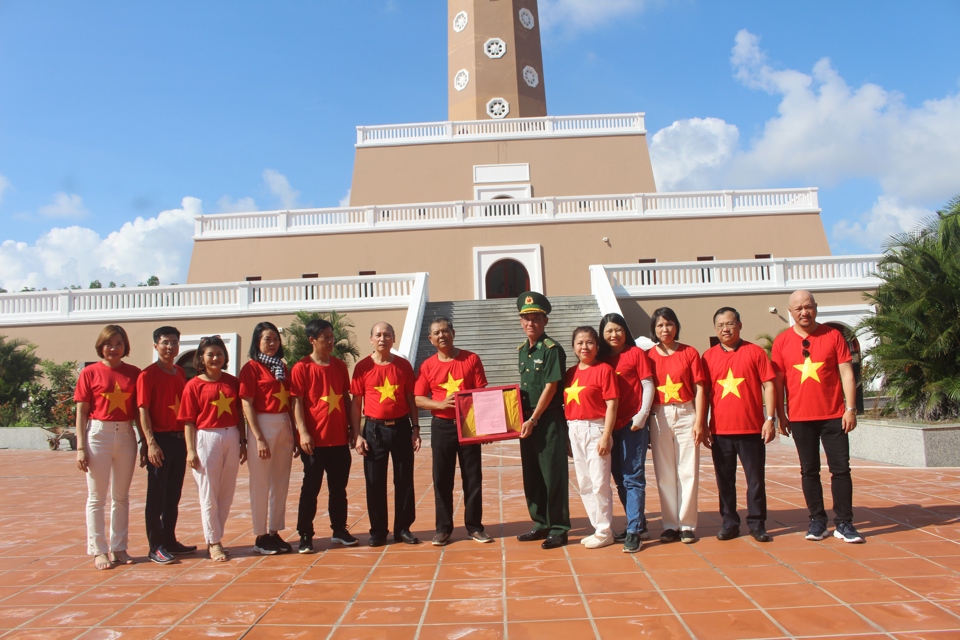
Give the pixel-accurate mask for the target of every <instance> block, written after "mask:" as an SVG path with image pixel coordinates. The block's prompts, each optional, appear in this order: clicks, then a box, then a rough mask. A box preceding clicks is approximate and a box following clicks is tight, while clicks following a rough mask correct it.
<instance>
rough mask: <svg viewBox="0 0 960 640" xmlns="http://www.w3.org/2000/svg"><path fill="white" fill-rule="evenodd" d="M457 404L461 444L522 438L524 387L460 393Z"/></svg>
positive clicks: (513, 385) (455, 397) (458, 433)
mask: <svg viewBox="0 0 960 640" xmlns="http://www.w3.org/2000/svg"><path fill="white" fill-rule="evenodd" d="M454 403H455V406H456V409H457V436H458V437H459V439H460V442H462V443H464V444H479V443H483V442H495V441H497V440H508V439H510V438H519V437H520V427H521V426H522V425H523V417H522V416H523V412H522V411H521V410H520V385H517V384H512V385H507V386H504V387H487V388H486V389H470V390H469V391H458V392H457V393H456V394H454Z"/></svg>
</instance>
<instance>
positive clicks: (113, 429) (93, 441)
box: [86, 420, 137, 555]
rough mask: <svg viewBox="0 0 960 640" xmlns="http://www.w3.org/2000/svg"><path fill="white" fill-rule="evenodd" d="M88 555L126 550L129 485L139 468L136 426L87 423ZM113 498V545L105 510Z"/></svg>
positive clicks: (111, 527) (111, 505)
mask: <svg viewBox="0 0 960 640" xmlns="http://www.w3.org/2000/svg"><path fill="white" fill-rule="evenodd" d="M86 448H87V462H88V463H89V469H88V471H87V553H89V554H90V555H101V554H104V553H107V552H109V551H126V550H127V531H128V529H129V523H130V482H131V481H132V480H133V471H134V469H136V468H137V435H136V433H135V432H134V429H133V423H132V422H130V421H129V420H127V421H123V422H102V421H100V420H91V421H90V422H89V423H88V424H87V439H86ZM108 494H109V495H110V546H109V547H108V546H107V537H106V522H105V519H104V508H105V507H106V503H107V495H108Z"/></svg>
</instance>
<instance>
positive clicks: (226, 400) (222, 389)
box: [179, 372, 243, 429]
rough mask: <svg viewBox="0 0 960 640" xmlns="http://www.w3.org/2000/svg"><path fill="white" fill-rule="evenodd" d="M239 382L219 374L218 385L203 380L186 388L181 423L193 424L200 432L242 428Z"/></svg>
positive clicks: (191, 382) (197, 380)
mask: <svg viewBox="0 0 960 640" xmlns="http://www.w3.org/2000/svg"><path fill="white" fill-rule="evenodd" d="M242 411H243V409H242V408H241V406H240V381H239V380H237V378H235V377H234V376H232V375H230V374H229V373H226V372H223V373H221V374H220V379H219V380H217V381H215V382H207V381H206V380H201V379H200V376H197V377H196V378H193V379H191V380H190V381H189V382H187V386H186V387H184V388H183V400H182V401H181V402H180V415H179V419H180V420H183V421H184V422H192V423H193V424H195V425H196V426H197V429H223V428H225V427H235V426H237V425H238V424H240V415H241V412H242Z"/></svg>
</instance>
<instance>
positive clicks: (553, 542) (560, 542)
mask: <svg viewBox="0 0 960 640" xmlns="http://www.w3.org/2000/svg"><path fill="white" fill-rule="evenodd" d="M565 544H567V534H566V533H561V534H560V535H558V536H555V535H549V536H547V537H546V539H544V541H543V544H541V545H540V547H541V548H542V549H559V548H560V547H562V546H564V545H565Z"/></svg>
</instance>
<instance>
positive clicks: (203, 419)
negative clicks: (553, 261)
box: [74, 291, 863, 569]
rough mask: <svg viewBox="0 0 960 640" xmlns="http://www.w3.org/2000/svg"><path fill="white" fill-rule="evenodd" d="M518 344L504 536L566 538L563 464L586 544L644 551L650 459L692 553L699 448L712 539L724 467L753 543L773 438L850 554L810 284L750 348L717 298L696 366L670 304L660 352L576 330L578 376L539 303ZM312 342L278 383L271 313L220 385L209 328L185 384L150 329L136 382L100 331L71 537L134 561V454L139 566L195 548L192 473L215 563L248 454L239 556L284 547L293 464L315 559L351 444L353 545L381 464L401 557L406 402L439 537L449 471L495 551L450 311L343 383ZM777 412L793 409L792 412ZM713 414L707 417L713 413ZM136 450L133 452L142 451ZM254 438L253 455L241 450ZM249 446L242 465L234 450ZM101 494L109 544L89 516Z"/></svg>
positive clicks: (842, 465)
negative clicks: (518, 504)
mask: <svg viewBox="0 0 960 640" xmlns="http://www.w3.org/2000/svg"><path fill="white" fill-rule="evenodd" d="M517 309H518V311H519V314H520V324H521V327H522V329H523V331H524V333H525V334H526V340H524V342H523V343H522V344H521V345H520V346H519V347H518V348H517V352H518V368H519V389H520V404H521V411H522V417H521V421H522V424H521V425H520V434H519V435H520V457H521V464H522V470H523V485H524V494H525V497H526V502H527V506H528V509H529V513H530V518H531V520H532V521H533V523H534V526H533V528H532V529H531V530H530V531H528V532H526V533H522V534H520V535H519V536H517V537H518V539H519V540H520V541H540V542H541V546H542V547H543V548H545V549H552V548H557V547H561V546H563V545H565V544H567V535H568V531H569V530H570V508H569V496H568V484H569V475H568V463H567V459H568V455H569V456H570V457H572V458H573V464H574V469H575V473H576V477H577V486H578V488H579V492H580V497H581V499H582V500H583V504H584V508H585V510H586V512H587V516H588V518H589V521H590V524H591V526H592V528H593V530H594V531H593V533H592V534H591V535H588V536H586V537H584V538H583V539H582V540H581V543H582V544H584V545H585V546H586V547H587V548H601V547H606V546H609V545H611V544H614V543H615V542H621V543H623V551H624V552H626V553H635V552H637V551H639V550H640V548H641V545H642V541H643V540H646V539H649V537H650V534H649V530H648V528H647V521H646V517H645V502H646V476H645V464H646V452H647V449H648V447H649V448H651V449H652V453H653V464H654V470H655V473H656V478H657V489H658V492H659V496H660V509H661V523H662V527H663V531H662V533H661V535H660V541H661V542H663V543H668V542H674V541H677V540H679V541H682V542H685V543H689V542H693V541H694V540H695V539H696V534H695V531H696V527H697V513H698V505H697V492H698V484H699V464H700V456H699V446H700V445H701V444H703V445H705V446H707V447H709V448H710V449H711V451H712V456H713V462H714V467H715V471H716V477H717V488H718V492H719V496H720V504H719V508H720V514H721V516H722V519H723V524H722V528H721V529H720V532H719V533H718V534H717V537H718V538H719V539H721V540H729V539H732V538H736V537H737V536H739V535H740V533H741V531H740V516H739V514H738V512H737V492H736V470H737V460H738V459H739V460H740V463H741V465H742V467H743V470H744V474H745V476H746V479H747V525H748V528H749V530H750V534H751V535H752V536H753V537H754V538H755V539H756V540H758V541H760V542H768V541H769V540H770V536H769V534H767V532H766V528H765V521H766V517H767V514H766V495H765V486H764V467H765V452H766V449H765V446H766V444H767V443H769V442H770V441H771V440H773V438H774V436H775V428H776V427H775V425H776V424H777V422H779V429H780V432H781V433H782V434H784V435H787V434H790V433H791V432H792V433H793V436H794V439H795V441H796V444H797V451H798V453H799V458H800V465H801V477H802V487H803V493H804V497H805V499H806V502H807V507H808V509H809V512H810V525H809V529H808V532H807V535H806V537H807V538H808V539H810V540H821V539H823V538H824V537H825V536H826V535H827V532H828V527H827V515H826V511H825V507H824V501H823V490H822V487H821V483H820V453H819V452H820V445H821V443H822V444H823V447H824V450H825V451H826V455H827V462H828V464H829V467H830V472H831V474H832V483H831V484H832V491H833V502H834V505H833V506H834V513H835V523H836V527H835V531H834V535H835V536H836V537H837V538H841V539H843V540H844V541H846V542H862V541H863V539H862V538H861V537H860V535H859V534H858V533H857V531H856V529H855V528H854V526H853V523H852V519H853V513H852V493H853V492H852V483H851V480H850V465H849V442H848V436H847V434H848V433H849V432H850V431H851V430H853V429H854V428H855V427H856V410H855V407H854V405H853V402H854V398H855V389H856V383H855V379H854V374H853V370H852V367H851V364H850V361H851V359H850V353H849V350H848V349H847V346H846V342H845V341H844V339H843V336H842V335H841V334H840V332H838V331H836V330H835V329H832V328H830V327H827V326H825V325H822V324H819V323H817V322H816V310H817V307H816V302H815V300H814V297H813V295H812V294H811V293H810V292H807V291H797V292H795V293H794V294H793V295H792V296H791V297H790V301H789V310H790V314H791V315H792V317H793V319H794V325H793V326H792V327H791V328H789V329H788V330H786V331H784V332H783V333H781V334H780V335H779V336H777V338H776V339H775V340H774V343H773V348H772V362H771V359H770V358H768V357H767V354H766V352H765V351H764V350H763V349H761V348H760V347H758V346H757V345H754V344H752V343H750V342H747V341H745V340H743V339H742V338H741V336H740V332H741V329H742V323H741V320H740V315H739V313H738V312H737V311H736V310H735V309H733V308H732V307H723V308H721V309H719V310H717V312H716V313H715V314H714V317H713V324H714V326H715V330H716V334H717V338H718V341H719V342H718V343H717V344H716V345H715V346H713V347H711V348H710V349H708V350H707V351H706V352H704V354H703V355H702V356H701V354H699V353H698V352H697V351H696V349H694V348H693V347H690V346H688V345H685V344H682V343H680V342H679V341H678V340H679V337H680V321H679V319H678V318H677V315H676V313H674V311H673V310H672V309H670V308H668V307H663V308H660V309H657V310H656V311H655V312H654V313H653V314H652V318H651V327H650V328H651V333H652V334H653V340H654V342H655V346H654V347H653V348H651V349H650V350H648V351H646V352H644V351H643V350H642V349H640V348H639V347H638V346H637V345H636V342H635V340H634V338H633V335H632V333H631V331H630V328H629V327H628V326H627V322H626V320H625V319H624V318H623V317H622V316H621V315H620V314H615V313H614V314H607V315H606V316H604V317H603V318H602V319H601V321H600V324H599V328H598V329H594V328H593V327H592V326H581V327H577V329H576V330H575V331H574V332H573V335H572V337H571V345H570V346H571V348H572V349H573V351H574V354H575V355H576V357H577V363H576V364H574V365H573V366H572V367H570V368H569V369H568V368H567V367H566V354H565V351H564V348H563V346H561V345H560V344H559V343H558V342H556V341H555V340H554V339H552V338H550V337H549V336H548V335H547V334H546V326H547V323H548V316H549V314H550V312H551V305H550V302H549V300H548V299H547V298H546V297H545V296H543V295H542V294H540V293H537V292H526V293H523V294H521V295H520V297H519V298H518V299H517ZM305 329H306V331H305V333H306V337H307V339H308V340H309V342H310V344H311V346H312V351H311V353H310V354H309V355H307V356H306V357H304V358H303V359H301V360H300V361H299V362H297V363H296V364H295V365H294V366H293V367H292V369H291V370H288V368H287V365H286V364H285V361H284V353H283V345H282V343H281V339H280V332H279V330H278V329H277V327H276V326H274V325H273V324H272V323H270V322H261V323H259V324H257V325H256V327H255V328H254V332H253V336H252V339H251V344H250V349H249V360H248V362H247V363H246V364H244V366H243V367H242V368H241V370H240V375H239V378H238V377H234V376H232V375H230V374H229V373H227V372H226V371H225V368H226V367H227V365H228V362H229V356H228V352H227V348H226V345H225V344H224V342H223V340H222V339H221V338H220V336H209V337H204V338H202V339H201V341H200V344H199V346H198V348H197V351H196V354H195V357H194V366H195V368H196V371H197V376H196V377H195V378H193V379H191V380H189V381H187V379H186V375H185V373H184V371H183V369H182V368H180V367H179V366H177V365H176V364H175V360H176V358H177V356H178V354H179V347H180V344H179V341H180V333H179V331H178V330H177V329H176V328H175V327H171V326H163V327H159V328H158V329H157V330H156V331H155V332H154V335H153V342H154V349H155V350H156V352H157V359H156V361H155V362H154V363H153V364H151V365H150V366H148V367H146V368H145V369H143V371H141V370H139V369H138V368H136V367H134V366H132V365H130V364H128V363H125V362H124V361H123V358H124V357H126V356H127V355H128V354H129V353H130V342H129V339H128V337H127V334H126V332H125V331H124V330H123V328H122V327H120V326H119V325H107V326H106V327H104V329H103V330H102V332H101V333H100V336H99V337H98V339H97V342H96V350H97V354H98V356H99V357H100V362H97V363H95V364H93V365H90V366H88V367H86V368H84V369H83V371H82V372H81V373H80V376H79V379H78V381H77V388H76V393H75V396H74V399H75V401H76V402H77V466H78V467H79V468H80V470H81V471H84V472H85V473H86V478H87V487H88V498H87V516H86V517H87V546H88V552H89V553H90V554H91V555H93V556H94V563H95V566H96V568H97V569H109V568H111V567H112V566H114V565H116V564H130V563H132V562H133V558H132V557H131V556H130V554H129V553H128V552H127V546H128V524H129V488H130V484H131V481H132V477H133V473H134V470H135V468H136V465H137V459H138V457H139V462H140V466H142V467H146V469H147V497H146V507H145V521H146V529H147V539H148V543H149V547H150V550H149V559H150V560H152V561H154V562H157V563H161V564H166V563H170V562H173V561H174V560H175V556H177V555H182V554H189V553H193V552H195V551H196V550H197V547H196V546H194V545H186V544H183V543H182V542H180V541H179V540H178V539H177V536H176V526H177V520H178V512H179V502H180V498H181V490H182V487H183V480H184V476H185V474H186V469H187V468H188V467H189V468H190V469H191V472H192V475H193V477H194V480H195V482H196V486H197V490H198V494H199V502H200V512H201V522H202V525H203V533H204V538H205V542H206V545H207V551H208V554H209V557H210V559H211V560H213V561H216V562H224V561H226V560H227V559H228V555H229V551H228V549H227V548H225V547H224V546H223V536H224V528H225V525H226V521H227V518H228V516H229V513H230V508H231V505H232V503H233V498H234V493H235V488H236V482H237V476H238V472H239V468H240V465H242V464H244V463H245V462H247V463H248V469H249V476H250V477H249V489H250V512H251V517H252V520H253V533H254V535H255V541H254V550H255V552H257V553H261V554H264V555H274V554H280V553H289V552H292V551H293V548H292V546H291V545H290V544H289V543H288V542H287V541H286V540H285V539H284V538H283V537H282V536H281V535H280V532H281V531H283V530H284V529H285V527H286V522H285V512H286V499H287V493H288V487H289V483H290V473H291V468H292V461H293V458H294V457H295V456H299V458H300V460H301V462H302V464H303V479H302V485H301V488H300V500H299V505H298V514H297V532H298V534H299V537H300V539H299V545H298V551H299V553H312V552H313V551H314V547H313V542H314V540H313V539H314V536H315V535H316V531H315V529H314V519H315V516H316V512H317V501H318V496H319V493H320V489H321V486H322V483H323V477H324V475H326V478H327V483H328V493H329V497H328V512H329V519H330V527H331V529H332V536H331V540H332V542H334V543H339V544H342V545H344V546H353V545H356V544H358V543H359V540H357V538H356V537H354V536H353V535H352V534H351V533H350V531H349V529H348V523H347V494H346V487H347V481H348V479H349V475H350V467H351V461H352V454H351V449H354V450H355V451H356V453H357V454H358V455H360V456H361V457H362V458H363V469H364V478H365V483H366V501H367V512H368V517H369V521H370V531H369V534H370V535H369V540H368V544H369V545H370V546H372V547H378V546H382V545H384V544H386V543H387V538H388V535H389V533H390V530H391V528H390V527H389V526H388V525H389V520H388V505H387V469H388V461H391V460H392V463H393V484H394V509H393V511H394V518H393V526H392V531H393V540H394V542H402V543H406V544H418V543H419V542H420V541H419V539H418V538H417V537H416V536H415V535H414V534H413V533H412V532H411V526H412V525H413V522H414V520H415V518H416V501H415V496H414V484H413V468H414V459H415V454H416V452H418V451H419V450H420V445H421V438H420V424H419V413H418V410H419V409H424V410H428V411H430V413H431V416H432V418H431V423H430V434H431V438H430V442H431V448H432V453H433V485H434V496H435V503H436V508H435V511H436V523H435V530H436V534H435V535H434V537H433V540H432V544H434V545H437V546H442V545H445V544H447V543H448V542H449V541H450V538H451V535H452V533H453V529H454V519H453V512H454V500H453V489H454V482H455V476H456V469H457V465H458V463H459V466H460V477H461V483H462V488H463V493H464V500H463V518H464V525H465V527H466V531H467V534H468V536H469V537H470V538H472V539H473V540H476V541H477V542H480V543H489V542H492V540H493V538H491V536H490V535H489V534H488V533H486V532H485V530H484V526H483V504H482V485H483V478H482V465H481V446H480V445H479V444H466V443H462V442H461V441H460V437H459V435H460V434H459V426H458V424H457V421H456V416H457V414H456V408H455V404H454V402H455V394H456V393H457V392H458V391H468V390H473V389H482V388H484V387H486V386H487V379H486V375H485V372H484V368H483V364H482V362H481V360H480V358H479V357H478V355H477V354H475V353H472V352H469V351H467V350H464V349H459V348H457V347H455V346H454V338H455V335H456V332H455V330H454V326H453V322H452V321H451V320H450V319H449V318H445V317H441V318H436V319H434V320H433V321H432V322H431V324H430V326H429V339H430V342H431V344H432V345H433V346H434V347H435V348H436V350H437V351H436V353H435V354H434V355H432V356H431V357H430V358H428V359H427V360H426V361H424V362H423V363H422V364H421V365H420V368H419V371H418V372H416V373H415V372H414V370H413V367H412V366H411V364H410V363H409V362H408V361H407V360H405V359H404V358H402V357H400V356H398V355H396V354H394V353H393V351H392V347H393V344H394V340H395V333H394V329H393V327H392V326H390V325H389V324H388V323H385V322H380V323H377V324H375V325H374V326H373V328H372V329H371V332H370V342H371V345H372V347H373V349H372V353H371V354H370V355H369V356H367V357H365V358H363V359H362V360H360V361H359V362H358V363H357V364H356V366H355V367H354V370H353V374H352V376H350V375H349V373H348V369H347V366H346V365H345V364H344V363H343V362H342V361H341V360H339V359H338V358H336V357H333V355H332V354H333V348H334V334H333V327H332V326H331V325H330V323H329V322H327V321H325V320H313V321H311V322H309V323H308V324H307V325H306V328H305ZM788 416H789V417H788ZM708 417H709V420H708ZM138 441H139V455H138ZM254 447H255V449H254ZM248 451H249V454H248ZM611 479H612V480H613V485H615V486H616V489H617V494H618V498H619V500H620V503H621V504H622V506H623V508H624V511H625V513H626V527H625V530H623V531H614V529H613V490H612V487H611ZM108 495H109V496H110V498H111V518H110V539H109V541H108V540H107V537H106V532H105V514H104V511H105V507H106V500H107V496H108Z"/></svg>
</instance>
